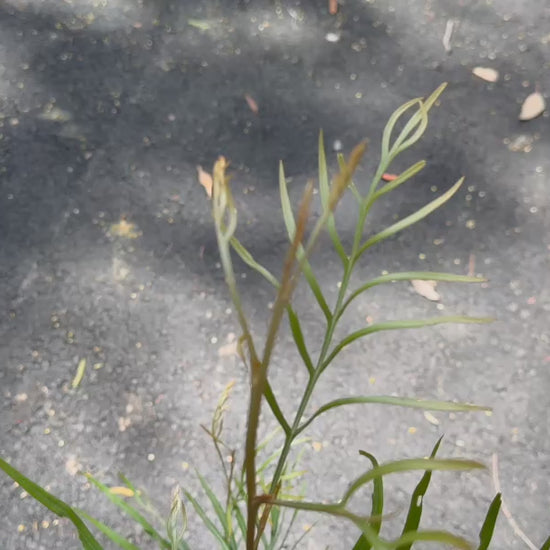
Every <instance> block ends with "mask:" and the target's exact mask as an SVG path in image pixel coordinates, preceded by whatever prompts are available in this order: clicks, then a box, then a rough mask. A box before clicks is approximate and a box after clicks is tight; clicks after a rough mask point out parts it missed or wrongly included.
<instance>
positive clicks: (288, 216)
mask: <svg viewBox="0 0 550 550" xmlns="http://www.w3.org/2000/svg"><path fill="white" fill-rule="evenodd" d="M279 192H280V195H281V208H282V210H283V219H284V222H285V226H286V230H287V233H288V238H289V240H290V242H293V241H294V237H295V234H296V222H295V220H294V214H293V213H292V206H291V204H290V197H289V195H288V188H287V185H286V178H285V173H284V167H283V163H282V162H281V163H280V164H279ZM296 258H297V259H298V262H299V264H300V267H301V269H302V272H303V274H304V277H305V279H306V281H307V283H308V284H309V286H310V288H311V291H312V292H313V295H314V296H315V299H316V300H317V302H318V303H319V307H320V308H321V310H322V311H323V313H324V315H325V317H326V319H327V320H330V318H331V316H332V314H331V311H330V308H329V307H328V304H327V302H326V300H325V297H324V296H323V292H322V291H321V287H320V286H319V283H318V282H317V279H316V278H315V275H314V274H313V270H312V269H311V265H310V263H309V261H308V260H307V258H306V257H305V250H304V247H303V245H302V244H301V243H300V244H299V245H298V249H297V251H296Z"/></svg>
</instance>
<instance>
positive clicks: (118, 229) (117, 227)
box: [109, 218, 141, 239]
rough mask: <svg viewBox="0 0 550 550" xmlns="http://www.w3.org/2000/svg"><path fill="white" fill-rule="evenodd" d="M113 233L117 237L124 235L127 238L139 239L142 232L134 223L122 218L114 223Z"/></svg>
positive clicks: (111, 229)
mask: <svg viewBox="0 0 550 550" xmlns="http://www.w3.org/2000/svg"><path fill="white" fill-rule="evenodd" d="M109 231H110V233H111V235H114V236H115V237H123V238H125V239H137V238H138V237H139V236H140V235H141V233H140V232H139V231H137V230H136V226H135V225H134V224H133V223H130V222H128V221H126V219H125V218H122V219H121V220H120V221H119V222H118V223H114V224H113V225H111V228H110V230H109Z"/></svg>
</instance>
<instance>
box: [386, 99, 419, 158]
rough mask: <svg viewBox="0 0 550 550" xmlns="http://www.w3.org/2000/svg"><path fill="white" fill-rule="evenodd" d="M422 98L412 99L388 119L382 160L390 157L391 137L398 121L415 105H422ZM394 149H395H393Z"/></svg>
mask: <svg viewBox="0 0 550 550" xmlns="http://www.w3.org/2000/svg"><path fill="white" fill-rule="evenodd" d="M421 101H422V100H421V98H419V97H417V98H415V99H411V100H410V101H407V102H406V103H404V104H403V105H401V107H399V108H397V109H396V110H395V111H394V112H393V113H392V114H391V116H390V118H389V119H388V122H387V123H386V127H385V128H384V132H383V133H382V153H381V156H382V160H384V159H386V158H387V157H389V156H390V141H391V135H392V133H393V129H394V127H395V125H396V123H397V121H398V120H399V119H400V118H401V117H402V116H403V115H404V114H405V113H406V112H407V111H408V110H409V109H410V108H411V107H414V106H415V105H420V103H421ZM392 149H393V147H392Z"/></svg>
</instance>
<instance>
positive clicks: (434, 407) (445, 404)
mask: <svg viewBox="0 0 550 550" xmlns="http://www.w3.org/2000/svg"><path fill="white" fill-rule="evenodd" d="M361 404H378V405H392V406H394V407H407V408H410V409H422V410H424V411H445V412H472V411H490V410H491V409H490V408H489V407H481V406H479V405H470V404H468V403H454V402H453V401H433V400H429V399H416V398H411V397H394V396H391V395H368V396H358V397H342V398H340V399H335V400H334V401H330V402H329V403H326V404H325V405H323V406H322V407H319V408H318V409H317V410H316V411H315V412H314V413H313V415H312V416H311V417H310V418H309V419H308V420H306V422H304V423H303V424H302V425H301V426H300V428H299V429H298V431H297V433H300V432H302V431H303V430H304V429H305V428H306V427H307V426H309V425H310V424H311V423H312V422H313V421H314V420H315V419H316V418H317V417H318V416H320V415H321V414H323V413H325V412H327V411H330V410H331V409H335V408H337V407H343V406H345V405H361Z"/></svg>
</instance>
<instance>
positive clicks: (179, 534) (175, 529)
mask: <svg viewBox="0 0 550 550" xmlns="http://www.w3.org/2000/svg"><path fill="white" fill-rule="evenodd" d="M186 529H187V513H186V511H185V506H184V505H183V501H182V499H181V489H180V488H179V487H176V489H175V490H174V494H173V495H172V502H171V504H170V512H169V514H168V519H167V520H166V533H167V535H168V540H169V541H170V544H171V545H172V550H178V548H179V547H180V546H181V544H182V542H183V535H184V534H185V531H186Z"/></svg>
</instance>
